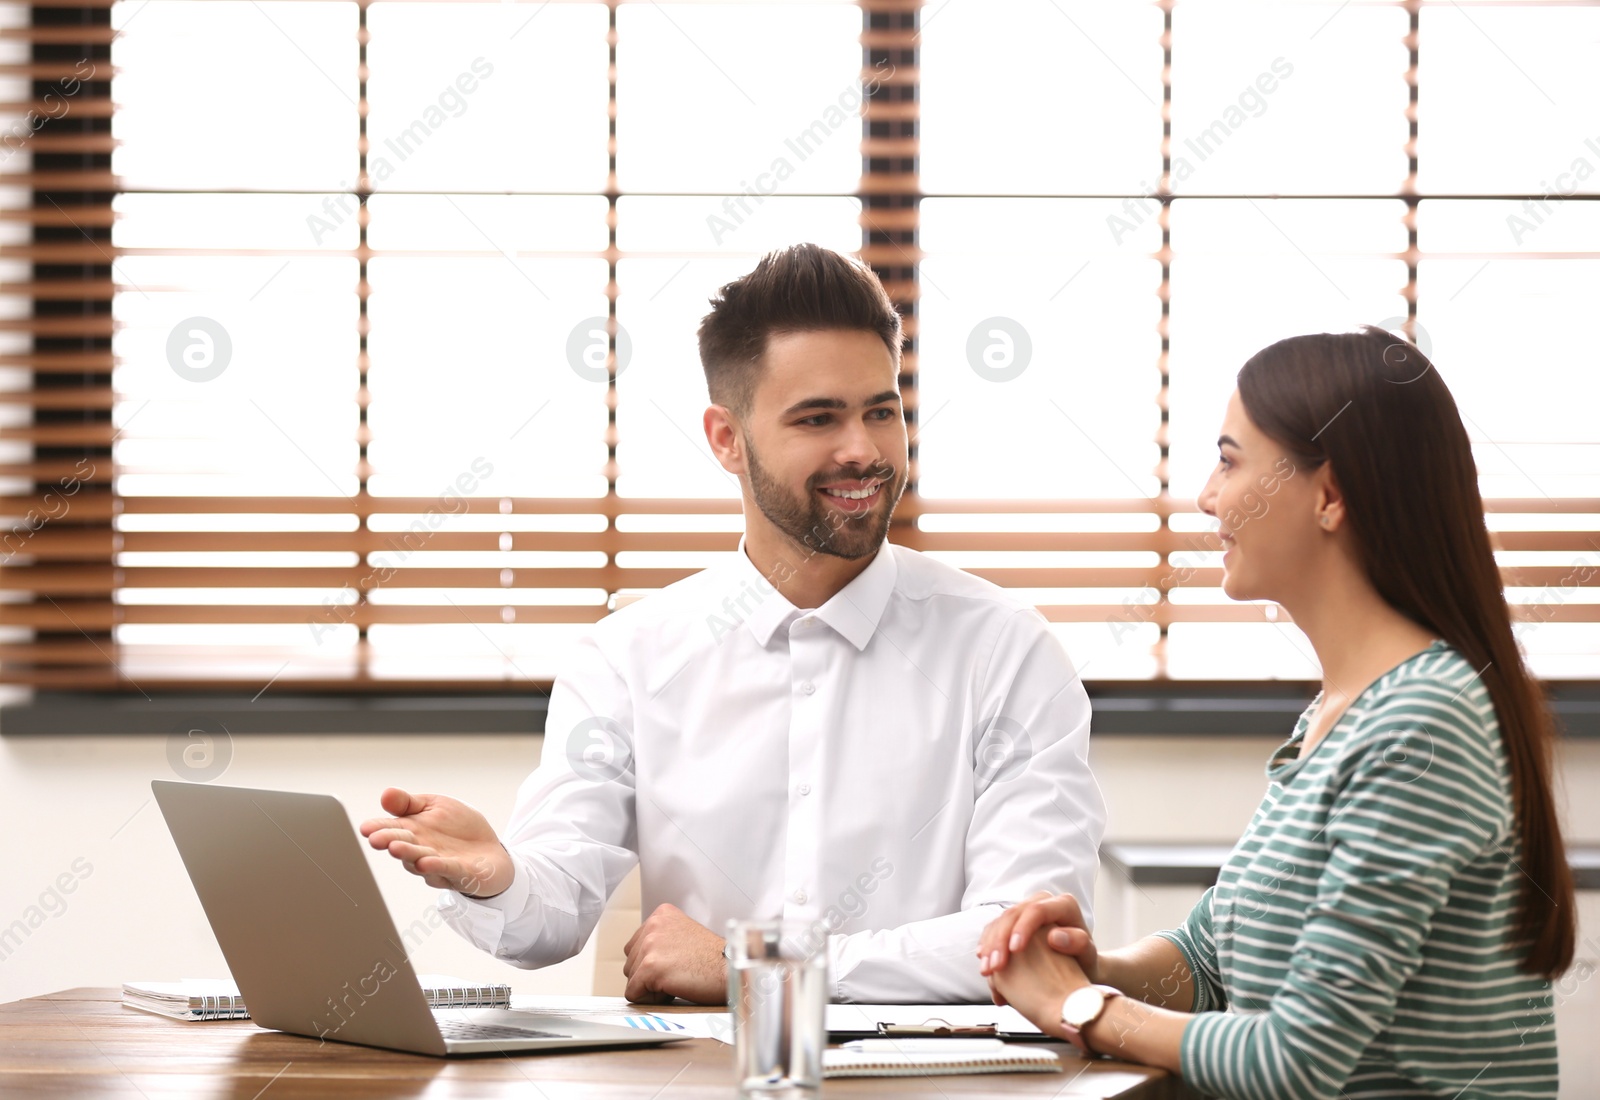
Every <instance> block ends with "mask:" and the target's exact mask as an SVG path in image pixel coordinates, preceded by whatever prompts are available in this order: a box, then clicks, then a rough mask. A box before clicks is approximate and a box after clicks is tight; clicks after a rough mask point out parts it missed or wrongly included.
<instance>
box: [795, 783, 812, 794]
mask: <svg viewBox="0 0 1600 1100" xmlns="http://www.w3.org/2000/svg"><path fill="white" fill-rule="evenodd" d="M795 790H797V791H799V792H800V793H801V794H810V793H811V784H810V783H802V784H800V785H799V786H798V787H796V788H795Z"/></svg>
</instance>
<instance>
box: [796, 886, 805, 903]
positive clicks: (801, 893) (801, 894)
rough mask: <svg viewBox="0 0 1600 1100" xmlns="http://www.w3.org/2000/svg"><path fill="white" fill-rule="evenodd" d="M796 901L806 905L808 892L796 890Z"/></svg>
mask: <svg viewBox="0 0 1600 1100" xmlns="http://www.w3.org/2000/svg"><path fill="white" fill-rule="evenodd" d="M794 903H795V904H796V905H804V904H805V903H806V892H805V891H804V890H796V891H795V892H794Z"/></svg>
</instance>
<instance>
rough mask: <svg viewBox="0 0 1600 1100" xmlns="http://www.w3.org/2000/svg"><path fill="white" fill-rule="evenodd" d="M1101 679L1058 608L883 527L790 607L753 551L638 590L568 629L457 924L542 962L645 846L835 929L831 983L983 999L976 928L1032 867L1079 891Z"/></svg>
mask: <svg viewBox="0 0 1600 1100" xmlns="http://www.w3.org/2000/svg"><path fill="white" fill-rule="evenodd" d="M1088 747H1089V699H1088V696H1087V695H1086V693H1085V692H1084V689H1083V685H1082V683H1081V682H1080V681H1079V679H1078V677H1077V675H1076V673H1075V672H1074V670H1073V667H1072V663H1071V661H1070V660H1069V659H1068V657H1067V654H1066V652H1065V651H1064V650H1063V649H1062V647H1061V644H1060V642H1059V641H1058V640H1057V639H1056V637H1055V635H1053V634H1052V633H1051V632H1050V630H1049V628H1048V626H1047V624H1046V622H1045V620H1044V618H1043V617H1042V616H1041V615H1040V614H1039V613H1038V612H1037V611H1036V610H1035V609H1034V608H1032V607H1030V606H1028V605H1026V604H1024V603H1021V602H1019V601H1017V600H1015V599H1013V598H1011V597H1010V596H1009V595H1008V594H1007V593H1006V592H1005V591H1004V590H1003V589H1001V588H999V587H997V586H995V585H993V584H990V583H989V582H987V581H984V580H980V579H978V578H976V577H973V576H971V575H969V574H967V573H963V572H961V571H960V570H957V569H954V568H952V567H950V566H947V565H944V564H942V563H940V562H938V561H935V560H934V559H932V558H929V557H927V556H926V555H923V554H919V553H917V552H915V551H913V550H908V549H906V548H904V547H901V546H897V545H895V544H893V543H887V542H886V543H885V544H884V545H883V547H882V548H880V550H879V551H878V553H877V554H876V555H875V556H874V558H873V560H872V562H871V563H870V564H869V565H868V566H867V568H866V569H864V570H863V571H862V572H861V573H860V574H859V575H858V576H857V577H856V578H855V579H854V580H853V581H851V582H850V583H849V584H848V585H846V586H845V587H844V588H843V589H842V590H840V591H839V593H838V594H836V595H835V596H834V597H833V598H832V599H830V600H828V601H827V602H826V603H825V604H824V605H823V606H822V607H820V608H817V609H815V610H804V611H802V610H799V609H796V608H795V607H794V606H793V605H792V604H790V603H789V601H788V600H786V599H785V598H784V597H783V596H782V595H781V594H780V593H778V592H777V591H776V590H775V589H774V588H773V587H772V586H771V585H769V584H768V583H767V581H766V580H765V578H763V577H762V575H761V573H760V572H759V571H758V570H757V569H756V568H755V566H754V565H753V564H752V563H751V562H750V560H749V558H748V557H746V555H745V553H744V545H743V542H742V541H741V543H740V549H739V553H738V554H737V555H734V556H733V557H732V558H731V559H730V560H729V561H728V562H726V563H719V564H718V565H716V566H713V567H712V568H709V569H706V570H704V571H703V572H701V573H698V574H696V575H694V576H692V577H689V578H687V579H685V580H682V581H680V582H678V583H676V584H674V585H671V586H670V587H668V588H666V589H663V590H662V591H661V592H658V593H655V594H653V595H651V596H648V597H646V598H645V599H643V600H640V601H639V602H637V603H635V604H633V605H631V606H629V607H625V608H623V609H621V610H619V611H617V612H615V613H614V614H612V615H610V616H608V617H607V618H606V619H604V620H603V621H601V622H600V623H598V624H596V627H595V630H594V631H593V633H592V635H590V636H589V637H588V638H587V639H586V640H585V641H584V642H583V643H582V644H580V645H579V646H577V647H576V648H575V649H574V651H573V652H572V654H571V656H570V658H569V659H568V662H567V667H566V670H565V671H564V672H563V673H562V674H561V675H560V676H559V678H558V679H557V680H556V683H555V689H554V690H553V691H552V693H551V696H550V707H549V713H548V716H547V719H546V722H545V739H544V752H543V757H542V760H541V763H540V765H539V767H538V768H537V769H536V770H535V771H534V772H533V773H532V774H531V775H530V776H529V777H528V778H527V780H526V781H525V782H524V783H523V785H522V788H521V790H520V791H519V792H518V795H517V804H516V809H515V810H514V812H513V815H512V819H511V822H510V824H509V826H508V827H507V829H506V830H505V832H504V833H503V834H502V839H503V840H504V842H505V845H506V848H507V850H508V851H509V852H510V853H511V857H512V862H513V864H514V865H515V875H514V877H513V879H512V882H511V885H510V887H509V888H508V889H507V890H506V891H505V892H504V893H502V894H499V895H497V896H496V897H493V898H489V899H485V900H479V899H474V898H466V897H464V896H462V895H460V894H455V893H451V892H446V893H445V895H444V898H443V899H442V901H441V904H442V907H443V909H444V913H445V916H446V919H447V920H448V921H449V922H450V924H451V925H452V926H453V927H455V928H456V929H457V931H459V932H461V933H462V934H463V935H464V936H466V937H467V938H468V939H469V940H471V941H472V942H474V943H476V944H477V945H478V946H479V947H481V948H482V949H484V950H486V951H491V952H493V953H494V954H495V955H497V956H499V957H500V958H502V959H506V960H507V961H509V962H512V963H514V964H516V965H518V966H523V967H530V968H531V967H539V966H546V965H549V964H551V963H555V962H559V961H561V960H563V959H566V958H570V957H571V956H573V955H575V954H577V952H578V951H580V950H581V949H582V947H583V945H584V942H585V941H586V940H587V939H588V937H589V934H590V933H591V931H593V929H594V927H595V924H596V922H597V921H598V919H599V917H600V913H601V911H602V910H603V909H604V907H605V903H606V899H607V898H608V897H610V895H611V892H612V890H613V889H615V887H616V886H617V884H618V883H619V882H620V881H621V880H622V878H623V877H624V876H626V875H627V873H628V872H629V871H630V870H631V869H632V868H633V865H634V864H635V863H636V862H637V863H638V864H639V865H640V867H641V887H642V892H643V908H644V913H645V914H649V913H650V912H651V911H652V910H653V909H654V908H655V907H656V906H657V905H659V904H661V903H664V902H670V903H671V904H673V905H676V906H678V907H679V908H680V909H682V910H683V911H684V912H685V913H686V914H687V915H688V916H689V917H691V918H693V919H694V920H696V921H699V922H700V923H702V924H704V925H705V926H707V927H708V928H710V929H711V930H712V931H713V932H715V933H716V934H717V935H719V936H720V935H723V934H725V931H726V926H725V922H726V921H727V920H728V919H729V918H735V917H737V918H772V917H779V916H783V917H810V918H813V919H821V920H823V921H824V922H825V923H826V924H827V926H828V929H829V931H830V933H831V934H830V936H829V941H828V950H829V964H830V967H831V975H832V977H831V981H832V989H831V993H832V997H833V999H834V1000H836V1001H855V1002H858V1003H860V1002H900V1003H915V1002H936V1003H937V1002H943V1003H959V1002H968V1003H977V1002H983V1003H987V1002H988V1000H989V993H988V985H987V982H986V981H985V979H984V978H983V977H982V976H981V975H980V974H979V972H978V960H977V957H976V953H977V946H978V936H979V933H980V932H981V931H982V929H983V927H984V925H985V924H987V923H988V922H989V921H990V920H992V919H993V918H994V917H995V916H996V915H997V914H998V913H999V912H1000V911H1001V909H1002V908H1003V907H1004V906H1007V905H1010V904H1013V903H1015V902H1018V901H1020V900H1022V899H1024V898H1026V897H1027V896H1028V895H1029V894H1031V893H1033V892H1034V891H1036V890H1049V891H1052V892H1070V893H1072V894H1075V895H1076V896H1077V897H1078V898H1079V899H1081V900H1082V902H1083V905H1084V911H1085V915H1086V917H1087V916H1088V914H1089V910H1090V903H1091V897H1092V890H1093V886H1094V879H1095V870H1096V867H1097V865H1098V853H1099V845H1100V837H1101V833H1102V831H1103V829H1104V825H1105V807H1104V803H1103V801H1102V800H1101V797H1100V792H1099V789H1098V788H1097V786H1096V785H1095V782H1094V779H1093V778H1092V776H1091V775H1090V773H1089V766H1088V759H1087V756H1088Z"/></svg>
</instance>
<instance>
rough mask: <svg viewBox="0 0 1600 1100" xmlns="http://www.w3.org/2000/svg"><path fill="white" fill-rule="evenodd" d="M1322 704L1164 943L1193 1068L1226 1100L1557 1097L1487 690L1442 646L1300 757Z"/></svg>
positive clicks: (1286, 747)
mask: <svg viewBox="0 0 1600 1100" xmlns="http://www.w3.org/2000/svg"><path fill="white" fill-rule="evenodd" d="M1319 698H1320V697H1319ZM1313 705H1315V704H1313ZM1310 716H1311V707H1307V708H1306V711H1305V713H1304V714H1302V715H1301V716H1300V720H1299V722H1298V724H1297V725H1296V727H1295V731H1294V736H1293V737H1291V738H1290V739H1289V740H1288V741H1287V742H1285V743H1284V744H1283V745H1282V746H1281V747H1279V748H1278V750H1277V751H1276V752H1274V753H1273V756H1272V759H1271V761H1270V762H1269V763H1268V766H1267V777H1268V779H1269V780H1270V783H1269V784H1268V788H1267V793H1266V796H1265V797H1264V798H1263V799H1262V801H1261V805H1260V807H1259V808H1258V809H1257V810H1256V812H1255V816H1254V817H1253V818H1252V819H1251V821H1250V826H1249V828H1247V829H1246V830H1245V834H1244V836H1243V837H1242V838H1241V839H1240V840H1239V843H1238V845H1237V846H1236V847H1235V848H1234V850H1233V853H1232V854H1231V855H1230V856H1229V857H1228V861H1227V863H1226V864H1225V865H1224V866H1223V868H1222V873H1221V874H1220V875H1219V876H1218V879H1217V884H1216V885H1215V886H1214V887H1212V888H1211V889H1210V890H1207V891H1206V893H1205V896H1204V897H1202V898H1201V899H1200V902H1199V904H1197V905H1196V906H1195V908H1194V911H1193V912H1191V913H1190V914H1189V918H1188V920H1187V921H1186V922H1185V923H1184V925H1183V927H1181V928H1177V929H1173V930H1172V931H1169V932H1163V933H1161V935H1162V936H1163V937H1165V938H1166V939H1168V940H1170V941H1171V942H1172V943H1174V944H1176V945H1177V947H1178V948H1179V949H1180V950H1181V951H1182V952H1183V954H1184V955H1185V957H1186V958H1187V960H1188V963H1189V966H1190V968H1191V969H1192V970H1193V972H1194V984H1195V1004H1194V1006H1193V1007H1194V1011H1195V1012H1196V1013H1197V1015H1196V1016H1195V1017H1194V1019H1192V1020H1191V1021H1190V1022H1189V1025H1188V1026H1187V1027H1186V1028H1185V1029H1184V1033H1183V1041H1182V1048H1181V1064H1182V1069H1183V1075H1184V1077H1185V1078H1186V1079H1187V1080H1188V1082H1189V1083H1190V1085H1191V1086H1193V1087H1194V1088H1196V1089H1199V1090H1201V1091H1202V1092H1206V1093H1210V1094H1213V1095H1216V1096H1224V1097H1229V1098H1230V1100H1256V1098H1261V1100H1268V1098H1271V1100H1276V1098H1279V1097H1289V1096H1295V1097H1346V1098H1349V1100H1358V1098H1363V1097H1378V1096H1390V1097H1395V1096H1408V1097H1456V1098H1459V1100H1473V1098H1477V1097H1488V1096H1495V1097H1503V1096H1541V1097H1551V1096H1554V1095H1555V1094H1556V1037H1555V1015H1554V1004H1553V999H1552V995H1551V987H1550V983H1549V982H1548V981H1546V980H1544V979H1542V978H1538V977H1535V976H1531V975H1529V974H1526V973H1524V972H1523V971H1521V970H1520V969H1519V967H1518V964H1519V961H1520V960H1521V958H1522V956H1523V948H1522V947H1521V946H1519V945H1518V944H1517V943H1516V942H1514V939H1513V937H1514V922H1515V917H1516V906H1517V899H1518V895H1519V892H1520V885H1521V883H1522V881H1523V880H1522V871H1521V869H1520V867H1519V865H1518V859H1517V857H1518V854H1519V847H1520V846H1519V841H1518V839H1517V837H1516V834H1515V829H1514V825H1515V819H1514V816H1513V813H1512V803H1511V778H1510V772H1509V770H1508V768H1507V764H1506V757H1505V752H1504V749H1503V748H1502V746H1501V743H1500V726H1499V722H1498V721H1497V719H1496V718H1495V713H1494V706H1493V704H1492V702H1491V701H1490V699H1489V692H1488V689H1487V688H1486V687H1485V685H1484V684H1483V682H1482V680H1480V679H1479V678H1478V676H1477V674H1476V673H1475V672H1474V670H1473V669H1472V667H1471V666H1470V665H1469V664H1468V663H1467V661H1466V659H1465V658H1463V657H1462V656H1461V654H1460V653H1458V652H1457V651H1456V650H1455V649H1453V648H1451V647H1450V646H1449V645H1447V644H1446V643H1445V642H1443V641H1435V642H1434V643H1433V644H1432V645H1431V646H1429V647H1428V648H1427V649H1425V650H1423V651H1422V652H1421V653H1418V654H1416V655H1415V656H1413V657H1411V658H1410V659H1408V660H1406V661H1404V662H1402V663H1401V664H1399V665H1398V666H1396V667H1395V668H1393V669H1391V670H1390V671H1388V672H1387V673H1385V674H1384V675H1383V676H1381V677H1379V679H1378V680H1376V681H1375V682H1374V683H1373V684H1372V685H1371V686H1370V687H1368V688H1367V690H1366V691H1364V692H1362V693H1361V695H1360V696H1359V697H1358V698H1357V699H1356V700H1355V701H1354V702H1352V703H1351V705H1350V707H1349V708H1348V709H1347V710H1346V711H1345V713H1344V714H1343V715H1341V716H1340V718H1339V721H1338V723H1337V724H1336V725H1335V726H1334V727H1333V729H1332V730H1331V731H1329V733H1328V734H1327V736H1326V737H1325V738H1324V739H1323V740H1322V741H1321V742H1320V743H1319V744H1317V745H1316V746H1314V747H1313V749H1312V751H1311V753H1310V754H1309V755H1308V756H1307V757H1306V758H1305V759H1301V758H1300V747H1301V745H1302V744H1303V743H1304V738H1305V732H1306V727H1307V725H1308V723H1309V720H1310Z"/></svg>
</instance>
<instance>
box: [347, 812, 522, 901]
mask: <svg viewBox="0 0 1600 1100" xmlns="http://www.w3.org/2000/svg"><path fill="white" fill-rule="evenodd" d="M379 802H380V803H381V804H382V806H383V808H384V809H385V810H387V811H388V812H389V813H391V814H393V815H394V816H392V817H374V818H370V819H368V820H366V821H363V822H362V823H361V835H362V836H364V837H366V838H367V842H368V843H369V844H371V845H372V846H373V847H374V848H377V849H380V850H387V851H388V853H389V854H390V855H392V856H394V857H395V858H396V859H398V860H399V861H400V862H401V863H402V864H403V865H404V866H405V869H406V870H408V871H410V872H411V873H412V874H414V875H418V876H420V877H421V879H422V881H424V882H426V883H427V884H428V885H429V886H433V887H437V888H439V889H441V890H456V891H458V892H460V893H463V894H466V895H467V896H468V897H475V898H488V897H493V896H494V895H496V894H499V893H502V892H504V891H505V888H506V887H507V886H510V885H511V876H512V865H511V856H510V854H509V853H508V852H507V851H506V849H505V845H503V844H501V843H500V838H499V837H497V836H496V835H495V832H494V828H493V827H492V826H491V825H490V824H489V821H488V819H487V818H485V817H484V816H483V815H482V814H481V813H479V812H478V811H477V810H475V809H473V808H472V807H471V806H468V805H467V804H466V803H465V802H460V801H458V800H456V799H454V798H451V797H449V796H448V795H442V794H409V793H407V792H405V791H402V790H401V789H400V788H398V787H390V788H389V789H388V790H386V791H384V792H383V795H382V796H381V797H380V799H379Z"/></svg>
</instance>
